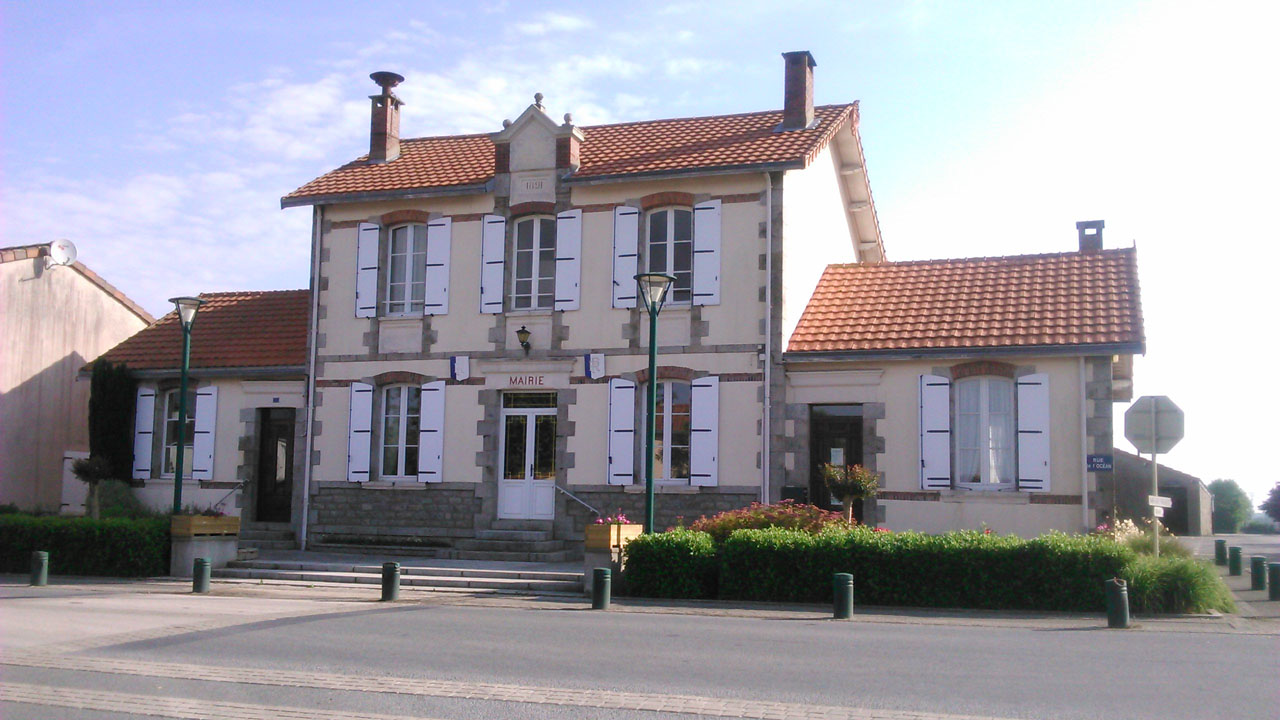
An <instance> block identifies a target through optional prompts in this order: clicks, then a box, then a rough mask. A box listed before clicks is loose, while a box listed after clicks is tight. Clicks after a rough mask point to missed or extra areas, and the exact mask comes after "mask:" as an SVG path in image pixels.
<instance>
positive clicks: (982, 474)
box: [953, 376, 1017, 487]
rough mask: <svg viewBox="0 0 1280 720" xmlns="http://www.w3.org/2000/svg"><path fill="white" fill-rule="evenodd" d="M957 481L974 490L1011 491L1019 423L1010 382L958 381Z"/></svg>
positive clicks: (987, 379) (1000, 379) (983, 378)
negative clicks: (991, 488) (1004, 486)
mask: <svg viewBox="0 0 1280 720" xmlns="http://www.w3.org/2000/svg"><path fill="white" fill-rule="evenodd" d="M954 411H955V422H954V425H953V427H954V428H955V462H956V466H955V479H956V484H957V485H968V486H971V487H979V486H980V487H996V486H1003V485H1007V486H1010V487H1012V486H1013V484H1014V479H1015V472H1016V467H1017V466H1016V464H1015V457H1014V453H1015V451H1016V449H1017V423H1016V418H1017V415H1016V412H1015V407H1014V383H1013V380H1012V379H1010V378H1004V377H992V376H979V377H968V378H964V379H962V380H957V381H956V383H955V399H954Z"/></svg>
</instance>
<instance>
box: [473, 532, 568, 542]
mask: <svg viewBox="0 0 1280 720" xmlns="http://www.w3.org/2000/svg"><path fill="white" fill-rule="evenodd" d="M476 539H477V540H520V541H524V542H539V541H541V540H551V539H553V538H552V537H551V533H550V532H546V531H542V530H477V531H476Z"/></svg>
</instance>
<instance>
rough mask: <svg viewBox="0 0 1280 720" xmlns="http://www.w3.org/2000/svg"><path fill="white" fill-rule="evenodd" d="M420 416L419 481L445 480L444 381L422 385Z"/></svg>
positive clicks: (433, 481) (435, 481) (434, 481)
mask: <svg viewBox="0 0 1280 720" xmlns="http://www.w3.org/2000/svg"><path fill="white" fill-rule="evenodd" d="M421 407H422V409H421V415H420V416H419V418H418V482H427V483H438V482H443V481H444V381H443V380H437V381H435V382H429V383H427V384H425V385H423V386H422V406H421Z"/></svg>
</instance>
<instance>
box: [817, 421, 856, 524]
mask: <svg viewBox="0 0 1280 720" xmlns="http://www.w3.org/2000/svg"><path fill="white" fill-rule="evenodd" d="M827 463H830V464H832V465H860V464H862V406H861V405H810V406H809V498H810V502H812V503H813V504H814V505H817V506H818V507H821V508H824V509H827V510H840V509H842V505H841V504H840V500H839V499H838V498H833V497H831V493H830V492H828V491H827V484H826V483H825V482H824V481H823V479H822V466H823V465H825V464H827ZM853 517H854V519H856V520H858V521H859V522H861V520H862V508H861V507H855V508H854V509H853Z"/></svg>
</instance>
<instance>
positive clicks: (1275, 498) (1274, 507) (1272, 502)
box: [1258, 483, 1280, 523]
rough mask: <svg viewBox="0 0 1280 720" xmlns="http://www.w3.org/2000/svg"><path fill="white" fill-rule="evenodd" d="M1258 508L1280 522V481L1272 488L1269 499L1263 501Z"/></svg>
mask: <svg viewBox="0 0 1280 720" xmlns="http://www.w3.org/2000/svg"><path fill="white" fill-rule="evenodd" d="M1258 509H1259V510H1261V511H1262V512H1263V513H1265V514H1266V516H1267V517H1269V518H1271V519H1272V520H1275V521H1276V522H1278V523H1280V483H1276V486H1275V487H1273V488H1271V492H1270V493H1269V494H1268V495H1267V499H1266V500H1263V501H1262V504H1261V505H1259V506H1258Z"/></svg>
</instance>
